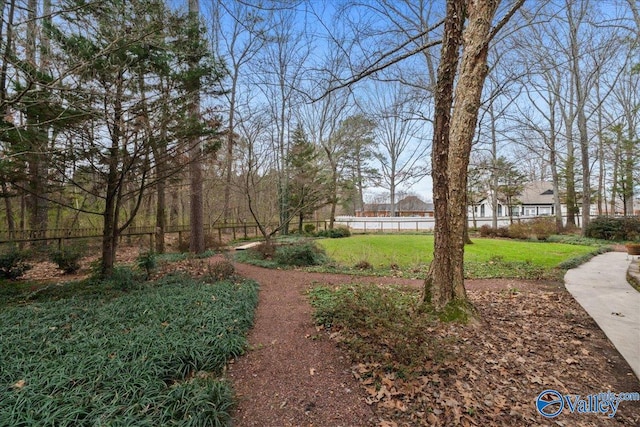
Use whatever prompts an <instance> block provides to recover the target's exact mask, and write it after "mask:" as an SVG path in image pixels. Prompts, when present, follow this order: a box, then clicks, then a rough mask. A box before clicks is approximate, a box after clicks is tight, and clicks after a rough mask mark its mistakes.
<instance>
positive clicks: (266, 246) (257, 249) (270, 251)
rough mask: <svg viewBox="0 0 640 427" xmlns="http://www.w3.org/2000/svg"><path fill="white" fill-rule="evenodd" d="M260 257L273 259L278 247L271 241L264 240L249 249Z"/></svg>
mask: <svg viewBox="0 0 640 427" xmlns="http://www.w3.org/2000/svg"><path fill="white" fill-rule="evenodd" d="M249 251H251V253H252V254H255V255H256V257H257V258H258V259H271V258H273V256H274V255H275V254H276V247H275V245H274V244H273V243H271V242H263V243H260V244H259V245H257V246H254V247H253V248H251V249H249Z"/></svg>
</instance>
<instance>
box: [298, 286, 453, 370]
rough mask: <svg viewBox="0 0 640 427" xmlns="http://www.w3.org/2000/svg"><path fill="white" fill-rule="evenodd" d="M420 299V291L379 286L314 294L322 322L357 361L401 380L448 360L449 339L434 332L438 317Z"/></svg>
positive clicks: (321, 289) (318, 289)
mask: <svg viewBox="0 0 640 427" xmlns="http://www.w3.org/2000/svg"><path fill="white" fill-rule="evenodd" d="M419 298H420V292H419V291H418V290H416V289H409V288H401V287H384V288H382V287H378V286H374V285H346V286H339V287H327V286H320V287H316V288H314V289H313V290H311V291H310V293H309V299H310V302H311V305H312V306H313V308H314V318H315V321H316V323H317V324H318V325H321V326H323V327H324V328H326V329H329V330H331V331H332V333H333V337H335V338H336V339H338V341H339V342H341V344H342V345H344V346H346V347H347V349H348V350H349V353H350V354H351V356H352V359H353V361H357V362H359V363H365V364H374V365H379V366H380V367H381V369H383V370H388V371H394V372H396V373H397V374H399V375H401V376H414V375H420V374H421V373H422V372H423V371H424V370H425V369H428V367H429V366H432V365H433V364H434V363H439V362H441V361H442V360H444V359H445V358H446V357H447V356H448V351H447V350H446V349H447V348H448V347H449V346H448V345H447V344H448V341H447V338H446V337H443V336H440V335H437V334H431V333H430V332H432V331H434V328H435V327H436V325H437V324H438V317H437V316H436V315H435V314H434V313H433V312H430V311H429V310H426V309H425V308H424V307H423V306H422V305H421V304H420V303H419Z"/></svg>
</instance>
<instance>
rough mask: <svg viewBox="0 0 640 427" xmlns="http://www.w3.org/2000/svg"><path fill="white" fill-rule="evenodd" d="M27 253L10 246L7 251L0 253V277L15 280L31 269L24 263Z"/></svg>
mask: <svg viewBox="0 0 640 427" xmlns="http://www.w3.org/2000/svg"><path fill="white" fill-rule="evenodd" d="M26 260H27V253H26V252H24V251H20V250H18V249H17V248H11V249H10V250H9V251H8V252H4V253H0V277H2V278H4V279H9V280H15V279H17V278H18V277H20V276H22V275H23V274H24V273H25V272H26V271H28V270H30V269H31V265H29V264H27V263H26Z"/></svg>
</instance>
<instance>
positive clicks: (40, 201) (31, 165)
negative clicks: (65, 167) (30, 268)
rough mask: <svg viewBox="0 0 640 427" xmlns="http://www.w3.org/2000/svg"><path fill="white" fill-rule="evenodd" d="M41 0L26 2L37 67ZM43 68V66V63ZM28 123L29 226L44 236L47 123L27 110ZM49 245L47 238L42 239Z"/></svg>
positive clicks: (34, 93) (30, 57)
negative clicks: (39, 2)
mask: <svg viewBox="0 0 640 427" xmlns="http://www.w3.org/2000/svg"><path fill="white" fill-rule="evenodd" d="M37 16H38V2H37V0H29V2H28V4H27V39H26V59H27V62H29V63H30V64H31V66H33V67H34V69H36V68H38V67H37V66H38V64H37V61H38V58H37V56H36V46H37V44H38V43H37V38H38V37H37V36H38V25H37V23H38V20H37ZM40 68H41V67H40ZM27 78H28V79H29V80H35V79H37V77H36V76H35V75H34V74H33V73H29V74H28V76H27ZM30 85H32V89H31V102H32V103H35V102H39V101H38V99H37V98H38V97H39V96H40V95H39V90H38V82H37V81H30V82H28V83H27V86H30ZM26 116H27V127H28V128H29V129H30V130H31V135H32V137H31V139H30V140H29V144H30V147H29V150H28V154H27V163H28V184H27V185H28V189H29V195H28V196H27V207H28V210H29V228H31V230H32V232H33V233H34V234H33V237H44V233H45V232H46V230H47V223H48V210H49V207H48V203H47V201H46V199H45V198H44V194H45V192H46V181H47V177H46V175H47V167H46V154H45V151H46V147H47V145H48V132H47V127H46V126H44V125H42V124H41V123H40V121H39V118H38V117H34V115H33V114H32V113H31V112H30V111H27V114H26ZM39 244H40V245H46V242H44V241H43V242H42V243H39Z"/></svg>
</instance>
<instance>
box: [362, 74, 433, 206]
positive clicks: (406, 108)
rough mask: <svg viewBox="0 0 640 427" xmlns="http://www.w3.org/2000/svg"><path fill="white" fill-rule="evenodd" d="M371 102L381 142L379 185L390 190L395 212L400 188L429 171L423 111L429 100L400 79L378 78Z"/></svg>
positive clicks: (376, 154)
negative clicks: (391, 80)
mask: <svg viewBox="0 0 640 427" xmlns="http://www.w3.org/2000/svg"><path fill="white" fill-rule="evenodd" d="M373 87H374V89H373V90H372V93H374V94H375V95H374V96H373V97H372V100H371V102H370V103H369V105H368V109H369V110H370V114H371V117H372V118H373V120H374V121H375V122H376V127H375V129H374V138H375V140H376V142H377V149H376V150H375V151H374V153H375V157H376V159H377V160H378V163H379V165H380V177H381V180H380V182H379V185H380V186H382V187H384V188H386V189H388V190H389V200H390V201H391V216H395V213H396V211H395V204H396V192H397V191H398V189H399V188H400V187H401V186H403V185H407V186H410V185H412V184H413V183H414V182H416V181H418V180H420V179H422V178H424V177H425V176H427V175H428V174H429V167H428V163H427V153H428V152H429V148H430V147H429V144H428V143H427V141H426V137H425V135H426V131H425V121H424V120H422V119H421V117H420V114H421V113H423V112H424V110H425V107H426V102H425V101H424V99H422V97H421V96H420V92H417V91H415V90H411V89H408V88H406V87H405V86H402V85H400V84H398V83H383V82H377V83H375V85H374V86H373Z"/></svg>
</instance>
